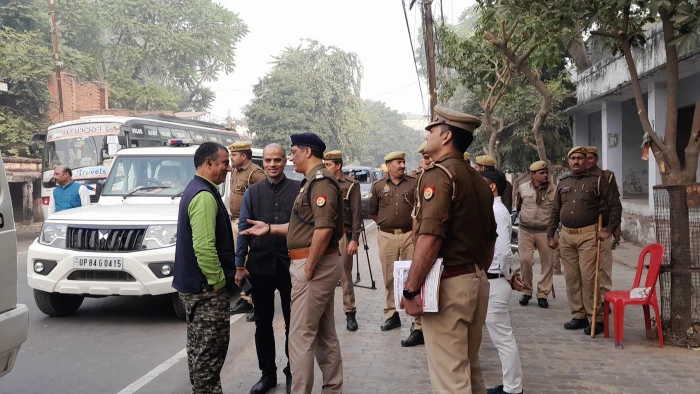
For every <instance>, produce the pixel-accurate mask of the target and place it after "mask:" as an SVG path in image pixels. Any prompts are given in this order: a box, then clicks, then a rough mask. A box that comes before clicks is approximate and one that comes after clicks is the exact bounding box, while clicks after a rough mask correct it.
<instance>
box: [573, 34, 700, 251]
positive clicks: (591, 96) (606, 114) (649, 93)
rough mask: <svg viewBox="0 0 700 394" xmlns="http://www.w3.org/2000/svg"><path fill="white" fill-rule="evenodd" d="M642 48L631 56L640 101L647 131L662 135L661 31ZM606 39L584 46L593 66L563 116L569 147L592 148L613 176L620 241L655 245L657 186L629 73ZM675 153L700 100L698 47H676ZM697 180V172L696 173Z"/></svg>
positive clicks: (657, 176) (579, 80) (685, 140)
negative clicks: (570, 132) (570, 123)
mask: <svg viewBox="0 0 700 394" xmlns="http://www.w3.org/2000/svg"><path fill="white" fill-rule="evenodd" d="M647 37H648V39H647V42H646V44H645V46H644V47H643V48H638V49H635V50H634V51H633V56H634V59H635V62H636V64H637V71H638V73H639V76H640V80H641V85H642V90H643V91H644V101H645V104H646V108H647V111H648V113H649V120H650V122H651V125H652V127H653V128H654V130H655V131H656V133H657V134H659V136H661V137H662V138H663V136H664V125H665V122H666V99H667V90H666V79H667V73H666V52H665V47H664V40H663V33H662V31H661V26H656V27H655V28H653V29H651V30H650V31H649V32H648V33H647ZM603 40H605V39H603V38H599V37H594V38H592V39H591V40H590V41H589V42H588V46H589V51H590V53H591V57H592V63H593V66H592V67H591V68H590V69H588V70H586V71H585V72H583V73H582V74H580V75H578V76H577V77H576V78H575V83H576V85H577V89H576V97H577V99H578V100H577V105H576V106H574V107H572V108H570V109H569V110H568V113H569V115H570V116H572V117H573V120H574V136H573V143H574V145H592V146H595V147H597V148H598V150H599V152H600V159H601V161H600V163H599V165H600V166H601V168H605V169H610V170H612V171H614V172H615V174H616V175H617V182H618V187H619V189H620V192H621V194H622V206H623V222H622V226H623V227H622V229H623V237H624V238H625V239H626V240H631V241H634V242H639V243H642V244H648V243H651V242H655V241H656V234H655V227H654V220H653V213H654V197H653V187H654V186H655V185H658V184H661V175H660V173H659V170H658V167H657V164H656V161H655V160H654V158H653V155H652V154H651V152H650V153H649V160H648V161H647V160H643V159H642V149H641V146H642V138H643V136H644V131H643V130H642V125H641V122H640V120H639V116H638V115H637V107H636V105H635V102H634V94H633V92H632V87H631V84H630V76H629V70H628V68H627V63H626V62H625V59H624V57H623V56H622V54H619V55H616V56H613V55H612V54H610V53H609V51H606V50H605V49H604V47H603V43H604V41H603ZM679 57H680V64H679V68H680V81H679V91H678V108H679V109H678V143H677V145H678V146H677V150H678V151H679V156H680V158H681V163H682V164H684V161H685V159H684V157H683V154H682V152H683V149H684V148H685V147H686V145H687V143H688V140H689V138H690V133H691V125H692V121H693V111H694V110H695V101H696V100H697V99H698V97H700V45H698V44H697V43H696V44H695V45H694V46H685V47H679ZM698 176H699V177H700V171H699V172H698Z"/></svg>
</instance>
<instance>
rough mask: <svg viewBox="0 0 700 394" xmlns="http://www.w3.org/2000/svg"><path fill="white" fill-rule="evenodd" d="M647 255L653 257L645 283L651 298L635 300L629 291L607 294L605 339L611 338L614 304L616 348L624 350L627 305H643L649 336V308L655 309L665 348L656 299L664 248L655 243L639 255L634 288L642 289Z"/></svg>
mask: <svg viewBox="0 0 700 394" xmlns="http://www.w3.org/2000/svg"><path fill="white" fill-rule="evenodd" d="M647 254H650V255H651V258H650V259H649V271H648V272H647V278H646V281H645V282H644V287H651V292H649V296H648V297H647V298H645V299H633V298H630V292H629V290H625V291H609V292H608V293H607V294H605V300H604V301H603V311H604V312H603V314H604V318H603V322H604V323H605V324H604V326H605V332H604V333H605V338H610V330H609V323H608V320H609V317H610V308H609V304H610V303H612V304H613V308H615V313H614V315H613V318H614V321H615V348H617V349H622V348H623V345H622V342H623V339H624V336H625V333H624V324H625V307H626V306H627V305H641V306H642V308H643V309H644V324H645V326H646V329H647V335H650V334H651V318H650V315H649V306H651V307H652V308H654V312H656V327H657V329H658V331H659V334H658V335H659V347H664V335H663V332H662V330H661V318H660V315H659V300H658V299H657V298H656V282H657V281H658V279H659V270H660V269H661V260H662V258H663V256H664V246H663V245H661V244H659V243H655V244H651V245H649V246H647V247H646V248H644V250H642V252H641V253H640V254H639V261H638V262H637V274H636V275H635V276H634V284H633V285H632V288H633V289H634V288H636V287H640V286H639V283H640V282H641V280H642V271H643V270H644V260H645V259H646V256H647Z"/></svg>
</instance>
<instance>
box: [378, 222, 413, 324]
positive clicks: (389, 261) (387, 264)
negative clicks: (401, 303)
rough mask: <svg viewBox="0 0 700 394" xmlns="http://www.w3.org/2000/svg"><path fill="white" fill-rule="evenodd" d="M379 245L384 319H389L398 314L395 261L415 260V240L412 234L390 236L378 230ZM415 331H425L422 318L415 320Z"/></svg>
mask: <svg viewBox="0 0 700 394" xmlns="http://www.w3.org/2000/svg"><path fill="white" fill-rule="evenodd" d="M377 244H378V245H379V260H380V261H381V262H382V274H383V275H384V294H385V295H386V306H385V307H384V319H389V318H390V317H392V316H393V315H394V313H396V304H395V303H394V261H401V260H412V259H413V238H412V237H411V233H403V234H389V233H385V232H384V231H381V230H377ZM413 329H414V330H419V331H422V330H423V328H422V325H421V317H420V316H418V317H414V318H413Z"/></svg>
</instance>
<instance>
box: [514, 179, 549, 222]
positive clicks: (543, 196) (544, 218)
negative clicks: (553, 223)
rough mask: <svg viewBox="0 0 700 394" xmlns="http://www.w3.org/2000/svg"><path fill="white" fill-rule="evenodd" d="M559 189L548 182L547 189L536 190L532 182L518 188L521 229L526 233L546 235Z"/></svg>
mask: <svg viewBox="0 0 700 394" xmlns="http://www.w3.org/2000/svg"><path fill="white" fill-rule="evenodd" d="M556 192H557V187H556V186H555V185H553V184H552V183H550V182H548V183H547V186H546V187H541V188H538V189H536V188H535V185H534V184H533V183H532V181H530V182H527V183H524V184H522V185H520V187H518V210H519V211H520V228H521V229H523V230H525V231H530V232H539V233H544V232H546V231H547V228H548V227H549V219H550V217H551V216H552V208H553V207H554V197H555V196H556Z"/></svg>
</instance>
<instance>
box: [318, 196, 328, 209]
mask: <svg viewBox="0 0 700 394" xmlns="http://www.w3.org/2000/svg"><path fill="white" fill-rule="evenodd" d="M316 205H317V206H319V207H322V206H324V205H326V196H318V197H317V198H316Z"/></svg>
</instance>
